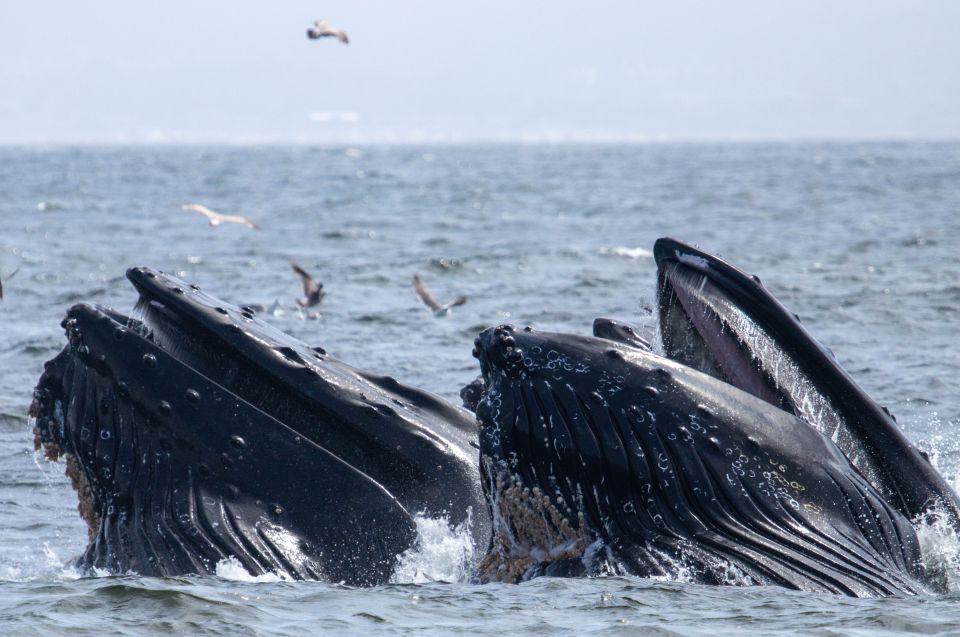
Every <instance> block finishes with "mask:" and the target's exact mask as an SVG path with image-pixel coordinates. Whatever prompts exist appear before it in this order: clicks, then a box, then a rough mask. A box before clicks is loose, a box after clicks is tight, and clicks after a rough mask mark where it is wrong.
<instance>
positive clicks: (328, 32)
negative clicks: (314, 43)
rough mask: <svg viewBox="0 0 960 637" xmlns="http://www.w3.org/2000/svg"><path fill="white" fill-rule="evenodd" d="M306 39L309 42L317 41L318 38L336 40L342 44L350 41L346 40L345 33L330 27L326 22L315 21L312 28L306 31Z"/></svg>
mask: <svg viewBox="0 0 960 637" xmlns="http://www.w3.org/2000/svg"><path fill="white" fill-rule="evenodd" d="M307 37H308V38H310V39H311V40H319V39H320V38H336V39H338V40H340V41H341V42H343V43H344V44H349V43H350V39H349V38H347V33H346V31H343V30H342V29H338V28H336V27H334V26H332V25H331V24H330V23H329V22H327V21H326V20H317V21H316V22H314V23H313V26H312V27H310V28H309V29H307Z"/></svg>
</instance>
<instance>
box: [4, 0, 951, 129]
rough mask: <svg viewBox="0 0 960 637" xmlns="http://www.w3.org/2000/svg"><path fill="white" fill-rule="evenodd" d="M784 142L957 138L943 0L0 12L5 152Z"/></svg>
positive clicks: (455, 0)
mask: <svg viewBox="0 0 960 637" xmlns="http://www.w3.org/2000/svg"><path fill="white" fill-rule="evenodd" d="M320 17H324V18H327V19H328V20H329V21H330V22H331V23H333V24H334V25H337V26H339V27H341V28H343V29H344V30H346V31H347V32H348V33H349V35H350V40H351V41H350V44H349V45H346V46H345V45H342V44H340V43H338V42H336V41H333V40H332V39H326V40H322V41H308V40H307V38H306V35H305V32H306V29H307V28H308V27H309V26H310V24H311V23H312V22H313V20H314V19H316V18H320ZM785 138H786V139H827V138H954V139H956V138H960V1H957V0H910V1H891V0H869V1H868V0H864V1H857V2H853V1H843V0H832V1H824V0H803V1H792V0H791V1H780V0H723V1H720V0H702V1H693V0H670V1H667V0H664V1H661V2H640V1H627V0H624V1H621V2H609V1H602V0H597V1H591V2H579V1H564V0H554V1H552V2H540V1H537V2H534V1H532V0H531V1H522V0H513V1H510V2H508V1H501V0H495V1H486V2H472V3H468V2H465V1H459V0H420V1H412V2H405V1H401V0H349V1H346V0H341V1H337V0H330V1H327V2H304V1H299V0H297V1H287V0H284V1H283V2H263V1H262V0H261V1H256V2H255V1H252V0H231V1H230V2H225V1H205V0H193V1H190V2H187V1H184V0H166V1H165V2H153V3H149V5H148V4H147V3H145V2H132V1H130V0H97V1H93V0H91V1H88V2H79V1H77V0H69V1H68V0H50V1H43V0H35V1H31V2H3V4H2V7H0V142H6V143H20V142H38V141H39V142H106V143H115V142H178V141H184V142H244V141H272V142H310V143H323V142H330V143H339V142H364V141H374V142H375V141H482V140H521V139H525V140H539V139H557V140H577V139H582V140H647V139H649V140H713V139H751V140H752V139H785Z"/></svg>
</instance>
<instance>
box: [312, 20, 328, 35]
mask: <svg viewBox="0 0 960 637" xmlns="http://www.w3.org/2000/svg"><path fill="white" fill-rule="evenodd" d="M313 28H314V30H316V31H319V32H320V33H323V32H324V31H329V30H330V23H329V22H327V21H326V20H314V21H313Z"/></svg>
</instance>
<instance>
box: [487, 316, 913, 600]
mask: <svg viewBox="0 0 960 637" xmlns="http://www.w3.org/2000/svg"><path fill="white" fill-rule="evenodd" d="M475 351H476V353H477V356H478V358H479V360H480V367H481V371H482V373H483V378H484V382H485V390H484V393H483V396H482V398H481V400H480V402H479V404H478V406H477V417H478V420H479V422H480V425H481V429H480V450H481V471H482V479H483V485H484V489H485V491H486V493H487V496H488V499H489V502H490V504H491V508H492V511H493V518H494V539H493V543H492V546H491V550H490V552H489V553H488V555H487V556H486V557H485V558H484V560H483V562H482V563H481V565H480V578H481V579H482V580H485V581H490V580H500V581H518V580H521V579H526V578H529V577H532V576H536V575H543V574H547V575H567V574H583V573H589V572H597V569H603V568H607V569H612V570H613V571H614V572H625V573H628V574H633V575H639V576H644V577H647V576H664V575H671V574H672V575H676V574H677V573H678V572H681V571H682V572H685V573H687V574H688V575H689V577H690V578H691V579H694V580H696V581H700V582H704V583H726V582H730V583H749V584H776V585H781V586H787V587H790V588H796V589H801V590H807V591H819V592H831V593H843V594H847V595H856V596H872V595H893V594H907V593H916V592H921V591H923V590H924V588H923V586H922V584H921V583H920V580H921V578H922V577H923V565H922V561H921V556H920V547H919V542H918V540H917V536H916V532H915V530H914V529H913V527H912V526H911V524H910V521H909V520H908V519H907V517H906V516H904V515H903V514H902V513H900V511H898V510H897V509H896V508H894V507H893V506H891V505H890V504H889V503H888V502H887V501H886V500H885V499H884V498H883V497H882V496H881V494H880V493H879V492H878V491H877V490H876V489H875V488H874V487H873V486H872V485H871V484H870V483H869V482H868V481H867V480H866V479H864V477H863V476H861V475H860V473H859V472H858V471H857V470H856V469H855V468H854V467H853V466H852V465H851V464H850V462H849V460H848V459H847V457H846V456H844V454H843V453H842V451H841V450H840V449H839V448H838V447H837V445H835V444H834V443H833V442H832V441H831V440H830V439H829V438H827V437H826V436H823V435H822V434H820V433H819V432H818V431H816V430H815V429H814V428H813V427H810V426H809V425H808V424H807V423H805V422H803V421H802V420H800V419H799V418H798V417H796V416H795V415H793V414H790V413H788V412H787V411H785V410H783V409H780V408H779V407H776V406H774V405H771V404H770V403H768V402H766V401H764V400H761V399H759V398H757V397H755V396H753V395H751V394H748V393H747V392H744V391H742V390H740V389H738V388H736V387H734V386H733V385H730V384H728V383H726V382H723V381H721V380H718V379H716V378H714V377H712V376H709V375H707V374H704V373H702V372H700V371H697V370H695V369H693V368H691V367H687V366H685V365H682V364H679V363H677V362H675V361H671V360H669V359H667V358H664V357H661V356H658V355H656V354H653V353H650V352H646V351H644V350H642V349H640V348H636V347H631V346H625V345H621V344H618V343H614V342H611V341H609V340H607V339H598V338H595V337H587V336H577V335H570V334H553V333H540V332H534V331H533V330H530V329H528V328H525V329H524V330H515V329H514V328H512V327H510V326H500V327H498V328H490V329H488V330H486V331H484V332H483V333H481V334H480V336H479V337H478V338H477V342H476V350H475ZM591 569H592V570H591Z"/></svg>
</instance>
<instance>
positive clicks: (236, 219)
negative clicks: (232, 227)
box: [217, 215, 260, 230]
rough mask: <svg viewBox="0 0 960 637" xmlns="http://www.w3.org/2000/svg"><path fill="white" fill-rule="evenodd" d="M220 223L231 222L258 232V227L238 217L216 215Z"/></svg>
mask: <svg viewBox="0 0 960 637" xmlns="http://www.w3.org/2000/svg"><path fill="white" fill-rule="evenodd" d="M217 217H218V218H219V220H220V221H231V222H233V223H239V224H243V225H245V226H246V227H248V228H250V229H251V230H259V229H260V226H258V225H257V224H255V223H254V222H252V221H250V220H249V219H247V218H246V217H241V216H240V215H217Z"/></svg>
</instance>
